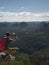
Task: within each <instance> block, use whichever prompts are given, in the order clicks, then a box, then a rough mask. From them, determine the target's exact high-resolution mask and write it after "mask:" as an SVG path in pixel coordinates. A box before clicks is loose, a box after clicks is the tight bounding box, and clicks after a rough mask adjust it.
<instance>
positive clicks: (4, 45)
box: [0, 38, 9, 51]
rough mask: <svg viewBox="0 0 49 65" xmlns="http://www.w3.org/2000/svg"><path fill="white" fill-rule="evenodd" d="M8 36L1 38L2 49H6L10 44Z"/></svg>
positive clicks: (0, 47)
mask: <svg viewBox="0 0 49 65" xmlns="http://www.w3.org/2000/svg"><path fill="white" fill-rule="evenodd" d="M8 40H9V39H8V38H1V39H0V51H5V50H6V48H7V45H8Z"/></svg>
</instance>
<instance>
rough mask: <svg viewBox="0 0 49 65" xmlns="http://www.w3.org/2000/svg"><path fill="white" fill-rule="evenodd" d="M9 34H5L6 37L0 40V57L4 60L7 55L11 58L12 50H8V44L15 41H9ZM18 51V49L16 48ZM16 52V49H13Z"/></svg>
mask: <svg viewBox="0 0 49 65" xmlns="http://www.w3.org/2000/svg"><path fill="white" fill-rule="evenodd" d="M10 35H11V34H10V33H6V36H5V37H3V38H2V39H1V40H0V56H1V57H2V58H3V59H5V58H6V56H7V55H9V56H10V58H12V55H11V52H12V48H11V49H10V48H9V44H10V43H11V42H12V41H16V40H14V39H11V38H10ZM17 49H18V48H17ZM15 50H16V49H15Z"/></svg>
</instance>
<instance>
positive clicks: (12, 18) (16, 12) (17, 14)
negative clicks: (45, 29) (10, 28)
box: [0, 0, 49, 22]
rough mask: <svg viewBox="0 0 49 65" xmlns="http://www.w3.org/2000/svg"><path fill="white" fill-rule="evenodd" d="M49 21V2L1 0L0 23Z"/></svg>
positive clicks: (41, 0)
mask: <svg viewBox="0 0 49 65" xmlns="http://www.w3.org/2000/svg"><path fill="white" fill-rule="evenodd" d="M5 21H7V22H21V21H25V22H28V21H49V0H0V22H5Z"/></svg>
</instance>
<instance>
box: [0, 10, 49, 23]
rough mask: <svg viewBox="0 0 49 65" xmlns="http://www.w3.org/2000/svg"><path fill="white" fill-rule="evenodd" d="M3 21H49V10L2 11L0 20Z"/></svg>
mask: <svg viewBox="0 0 49 65" xmlns="http://www.w3.org/2000/svg"><path fill="white" fill-rule="evenodd" d="M2 21H10V22H11V21H12V22H13V21H49V12H45V13H31V12H17V13H15V12H3V11H1V12H0V22H2Z"/></svg>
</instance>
